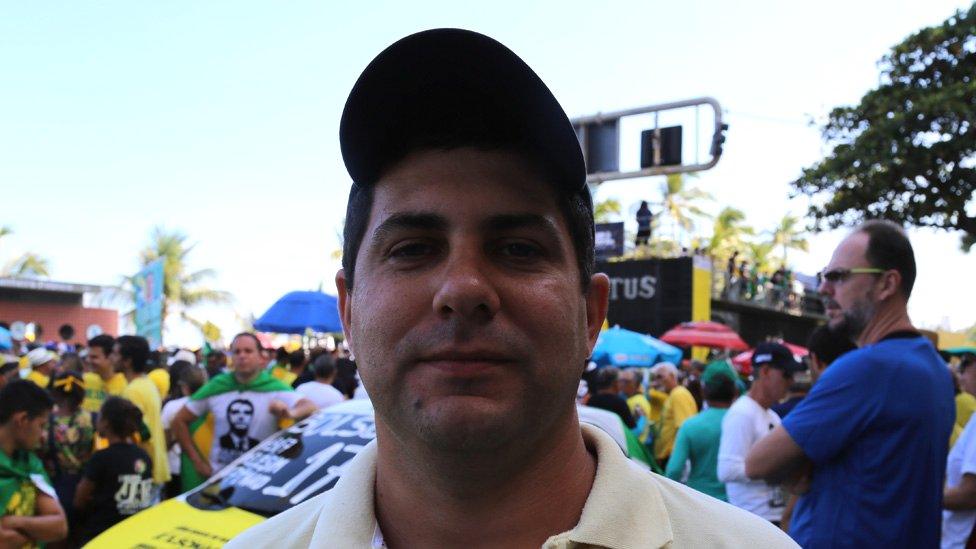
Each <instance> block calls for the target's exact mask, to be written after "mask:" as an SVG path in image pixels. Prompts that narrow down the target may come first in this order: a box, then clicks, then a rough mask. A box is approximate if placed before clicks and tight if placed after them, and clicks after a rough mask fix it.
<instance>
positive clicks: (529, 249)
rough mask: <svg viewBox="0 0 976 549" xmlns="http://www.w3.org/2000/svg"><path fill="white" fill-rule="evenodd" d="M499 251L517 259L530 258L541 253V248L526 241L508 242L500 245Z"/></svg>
mask: <svg viewBox="0 0 976 549" xmlns="http://www.w3.org/2000/svg"><path fill="white" fill-rule="evenodd" d="M500 251H501V253H502V254H503V255H506V256H508V257H512V258H517V259H531V258H535V257H539V256H541V255H542V249H540V248H539V247H538V246H536V245H534V244H529V243H528V242H508V243H506V244H504V245H502V247H501V250H500Z"/></svg>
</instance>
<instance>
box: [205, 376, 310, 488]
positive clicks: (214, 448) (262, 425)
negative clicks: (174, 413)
mask: <svg viewBox="0 0 976 549" xmlns="http://www.w3.org/2000/svg"><path fill="white" fill-rule="evenodd" d="M301 399H302V395H300V394H298V393H296V392H294V391H272V392H267V393H260V392H255V391H231V392H228V393H223V394H220V395H215V396H212V397H208V398H205V399H203V400H190V401H189V402H187V403H186V407H187V409H188V410H190V411H191V412H193V413H194V414H195V415H197V416H202V415H204V414H206V413H208V412H209V413H212V414H213V415H214V438H213V443H212V444H211V446H210V466H211V467H213V470H214V471H215V472H216V471H218V470H220V469H221V468H222V467H225V466H226V465H227V464H229V463H230V462H232V461H234V460H235V459H237V458H238V457H240V455H241V454H243V453H244V452H246V451H248V450H250V449H251V448H254V447H255V446H257V445H258V443H260V442H261V441H262V440H264V439H266V438H268V437H269V436H271V435H272V434H274V433H275V432H276V431H277V430H278V418H277V417H275V416H274V414H272V413H271V412H270V411H269V410H268V409H269V407H270V406H271V403H272V402H273V401H275V400H278V401H281V402H283V403H285V405H286V406H288V407H289V408H291V407H292V406H294V405H295V403H296V402H298V401H299V400H301Z"/></svg>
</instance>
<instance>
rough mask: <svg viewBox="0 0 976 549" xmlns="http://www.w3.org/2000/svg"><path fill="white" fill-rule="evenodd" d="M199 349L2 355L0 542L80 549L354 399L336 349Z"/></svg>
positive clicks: (104, 346) (44, 350) (352, 373)
mask: <svg viewBox="0 0 976 549" xmlns="http://www.w3.org/2000/svg"><path fill="white" fill-rule="evenodd" d="M21 343H23V344H21ZM58 351H61V352H60V353H59V352H58ZM203 351H204V350H203V349H199V350H197V351H195V352H194V351H189V350H186V349H174V350H171V351H170V352H167V351H165V350H158V351H152V350H150V347H149V344H148V342H147V341H146V339H145V338H142V337H139V336H133V335H123V336H120V337H118V338H115V337H112V336H110V335H107V334H102V335H98V336H96V337H94V338H92V339H91V340H89V341H88V342H87V343H86V344H80V343H79V344H75V345H65V344H60V345H58V344H54V343H49V344H47V345H43V346H42V345H34V344H27V343H26V342H18V344H17V348H16V349H8V350H7V351H0V353H4V352H6V353H9V354H4V355H2V356H3V357H4V360H2V361H0V362H2V363H3V366H2V369H0V450H2V451H0V517H3V518H2V520H0V547H22V546H26V545H30V544H34V543H47V544H48V546H50V547H77V546H80V545H83V544H84V543H85V542H86V541H88V540H90V539H92V538H94V537H95V536H97V535H98V534H100V533H101V532H103V531H105V530H106V529H108V528H109V527H111V526H112V525H114V524H116V523H117V522H119V521H121V520H123V519H124V518H126V517H128V516H131V515H133V514H135V513H137V512H139V511H141V510H143V509H146V508H148V507H150V506H152V505H154V504H156V503H158V502H160V501H161V500H163V499H166V498H169V497H174V496H176V495H178V494H180V493H182V492H184V491H186V490H188V489H190V488H193V487H195V486H197V485H199V484H200V483H201V482H202V481H203V480H205V479H206V478H207V477H209V476H211V475H212V474H213V473H214V472H216V471H218V470H219V469H220V468H222V467H225V466H226V465H228V464H229V463H230V462H231V461H233V460H234V459H236V458H237V457H239V456H240V455H241V454H243V453H244V452H246V451H247V450H249V449H251V448H253V447H254V446H255V445H257V444H258V443H259V442H260V441H261V440H263V439H264V438H266V437H268V436H269V435H271V434H272V433H274V432H275V431H277V430H278V429H279V427H280V426H283V425H285V424H286V422H290V421H295V420H298V419H301V418H304V417H306V416H308V415H310V414H311V413H312V412H314V411H315V410H317V409H321V408H327V407H329V406H332V405H335V404H338V403H340V402H342V401H344V400H346V399H349V398H353V397H354V396H356V393H357V389H359V391H360V393H359V395H360V396H362V390H361V388H359V382H358V380H357V377H356V368H355V363H353V362H352V361H351V360H349V358H348V357H346V356H345V355H344V354H343V353H342V352H341V351H340V350H332V351H329V350H326V349H322V348H314V349H311V350H306V349H296V350H293V351H291V352H288V351H286V350H285V348H284V347H282V348H279V349H277V351H276V350H274V349H264V348H263V347H262V343H261V340H259V339H258V338H257V337H256V336H255V335H254V334H251V333H242V334H239V335H238V336H237V337H235V338H234V339H233V340H232V342H231V345H230V348H229V354H230V356H229V357H228V355H227V354H226V353H225V352H223V351H221V350H211V351H210V352H209V353H206V354H204V352H203ZM201 416H210V417H211V418H212V419H213V424H214V429H215V430H214V436H213V437H212V438H213V440H212V444H211V445H210V447H208V448H200V447H198V445H197V443H196V442H195V441H194V440H193V438H192V430H193V427H191V426H192V425H193V424H194V422H195V421H196V420H197V419H198V418H200V417H201ZM184 463H186V465H184Z"/></svg>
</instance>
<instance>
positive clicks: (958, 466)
mask: <svg viewBox="0 0 976 549" xmlns="http://www.w3.org/2000/svg"><path fill="white" fill-rule="evenodd" d="M974 418H976V414H973V416H972V417H971V418H969V422H967V423H966V428H965V429H964V430H963V432H962V434H961V435H959V440H957V441H956V445H955V446H953V447H952V450H950V451H949V459H948V460H947V464H946V487H947V488H954V487H956V486H958V485H959V483H960V482H962V476H963V475H965V474H967V473H968V474H970V475H976V422H974V421H973V419H974ZM974 523H976V510H968V511H949V510H943V511H942V547H943V548H947V547H965V546H966V542H967V541H968V540H969V534H970V533H971V532H972V531H973V524H974Z"/></svg>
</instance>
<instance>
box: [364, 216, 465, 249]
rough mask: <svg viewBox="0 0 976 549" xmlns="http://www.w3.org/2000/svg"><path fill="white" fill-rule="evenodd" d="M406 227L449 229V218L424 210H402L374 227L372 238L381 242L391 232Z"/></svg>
mask: <svg viewBox="0 0 976 549" xmlns="http://www.w3.org/2000/svg"><path fill="white" fill-rule="evenodd" d="M405 229H424V230H440V231H443V230H445V229H447V219H446V218H444V216H441V215H437V214H433V213H424V212H400V213H396V214H393V215H391V216H390V217H388V218H386V219H384V220H383V222H382V223H380V224H379V226H377V227H376V228H375V229H373V237H372V240H373V241H374V242H381V241H383V240H384V239H386V238H387V237H388V236H390V234H391V233H393V232H395V231H398V230H405Z"/></svg>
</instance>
